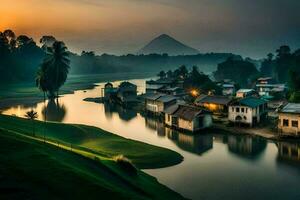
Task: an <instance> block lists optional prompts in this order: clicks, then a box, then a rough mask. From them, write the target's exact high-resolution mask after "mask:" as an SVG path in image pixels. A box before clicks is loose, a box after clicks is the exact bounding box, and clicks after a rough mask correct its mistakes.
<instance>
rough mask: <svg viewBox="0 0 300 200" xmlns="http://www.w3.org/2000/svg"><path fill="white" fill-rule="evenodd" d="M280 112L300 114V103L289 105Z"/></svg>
mask: <svg viewBox="0 0 300 200" xmlns="http://www.w3.org/2000/svg"><path fill="white" fill-rule="evenodd" d="M279 112H281V113H295V114H300V103H288V104H287V105H285V106H284V107H283V108H282V109H281V110H280V111H279Z"/></svg>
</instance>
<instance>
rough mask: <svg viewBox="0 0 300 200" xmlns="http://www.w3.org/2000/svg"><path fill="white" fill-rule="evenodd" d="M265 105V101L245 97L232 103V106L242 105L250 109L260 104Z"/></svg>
mask: <svg viewBox="0 0 300 200" xmlns="http://www.w3.org/2000/svg"><path fill="white" fill-rule="evenodd" d="M265 103H267V102H266V101H265V100H263V99H260V98H255V97H246V98H243V99H239V100H237V101H235V102H233V103H232V105H244V106H247V107H250V108H256V107H258V106H260V105H262V104H265Z"/></svg>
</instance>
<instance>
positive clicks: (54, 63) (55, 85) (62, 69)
mask: <svg viewBox="0 0 300 200" xmlns="http://www.w3.org/2000/svg"><path fill="white" fill-rule="evenodd" d="M42 69H44V72H45V74H46V76H45V77H46V79H47V91H48V93H49V98H52V99H53V98H55V97H56V98H58V93H59V89H60V87H61V86H62V85H63V84H64V83H65V81H66V80H67V76H68V73H69V69H70V60H69V52H68V51H67V47H66V46H65V44H64V43H63V42H60V41H56V42H54V43H53V45H52V47H51V48H48V50H47V56H46V58H45V59H44V61H43V64H42ZM55 93H56V94H55Z"/></svg>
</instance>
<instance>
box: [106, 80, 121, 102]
mask: <svg viewBox="0 0 300 200" xmlns="http://www.w3.org/2000/svg"><path fill="white" fill-rule="evenodd" d="M117 91H118V88H114V86H113V84H112V83H110V82H108V83H106V84H105V85H104V88H103V94H102V96H103V97H104V99H105V100H110V99H111V98H113V97H115V96H116V94H117Z"/></svg>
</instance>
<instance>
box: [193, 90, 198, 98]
mask: <svg viewBox="0 0 300 200" xmlns="http://www.w3.org/2000/svg"><path fill="white" fill-rule="evenodd" d="M191 95H192V96H194V97H197V96H199V92H198V90H196V89H193V90H191Z"/></svg>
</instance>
